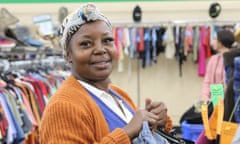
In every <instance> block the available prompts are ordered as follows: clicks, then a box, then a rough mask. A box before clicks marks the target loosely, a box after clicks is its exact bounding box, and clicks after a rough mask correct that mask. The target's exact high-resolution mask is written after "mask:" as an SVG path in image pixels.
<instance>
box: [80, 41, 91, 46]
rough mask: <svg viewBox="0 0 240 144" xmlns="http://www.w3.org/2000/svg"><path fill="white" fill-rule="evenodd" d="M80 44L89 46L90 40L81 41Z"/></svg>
mask: <svg viewBox="0 0 240 144" xmlns="http://www.w3.org/2000/svg"><path fill="white" fill-rule="evenodd" d="M80 46H84V47H89V46H91V42H90V41H84V42H81V43H80Z"/></svg>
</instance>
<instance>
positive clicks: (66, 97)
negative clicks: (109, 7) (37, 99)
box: [40, 4, 171, 144]
mask: <svg viewBox="0 0 240 144" xmlns="http://www.w3.org/2000/svg"><path fill="white" fill-rule="evenodd" d="M61 33H62V46H63V51H64V57H65V59H66V61H67V62H68V63H69V65H70V66H71V71H72V76H70V77H69V78H68V79H67V80H66V81H65V82H64V83H63V84H62V86H61V88H59V89H58V91H57V92H56V94H55V95H54V96H52V97H51V99H50V101H49V103H48V105H47V107H46V109H45V111H44V114H43V118H42V122H41V126H40V142H41V143H42V144H53V143H54V144H55V143H64V144H86V143H95V144H96V143H101V144H105V143H108V144H110V143H111V144H130V143H131V141H132V140H133V139H134V138H135V137H137V136H138V135H139V133H140V131H141V129H142V125H143V122H145V123H146V122H147V123H148V124H149V126H151V130H152V131H154V130H155V129H156V128H157V127H158V126H161V127H163V128H164V127H168V128H169V125H170V126H171V123H170V122H171V121H170V119H169V118H168V117H167V108H166V107H165V105H164V103H163V102H159V101H151V100H150V99H146V105H145V109H139V110H137V107H136V106H135V105H134V103H133V102H132V100H131V98H130V97H129V95H128V94H127V93H126V92H125V91H123V90H122V89H120V88H118V87H116V86H114V85H112V84H110V82H111V80H110V78H109V76H110V74H111V72H112V70H113V65H114V61H115V59H116V48H115V43H114V38H113V36H112V27H111V24H110V22H109V21H108V19H107V18H106V17H105V16H104V15H103V14H101V13H100V12H99V10H98V9H97V8H96V6H95V5H93V4H83V5H82V6H80V8H79V9H77V10H76V11H75V12H73V13H72V14H70V15H69V16H67V17H66V18H65V20H64V21H63V24H62V27H61ZM167 120H169V123H167ZM166 123H167V124H166Z"/></svg>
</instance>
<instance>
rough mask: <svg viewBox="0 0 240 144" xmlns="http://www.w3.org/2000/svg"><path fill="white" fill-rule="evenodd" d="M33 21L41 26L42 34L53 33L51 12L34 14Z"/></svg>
mask: <svg viewBox="0 0 240 144" xmlns="http://www.w3.org/2000/svg"><path fill="white" fill-rule="evenodd" d="M33 23H34V24H35V25H37V26H38V27H39V31H40V33H41V34H42V35H51V34H53V33H54V28H53V22H52V17H51V15H49V14H44V15H39V16H34V17H33Z"/></svg>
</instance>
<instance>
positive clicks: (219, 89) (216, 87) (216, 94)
mask: <svg viewBox="0 0 240 144" xmlns="http://www.w3.org/2000/svg"><path fill="white" fill-rule="evenodd" d="M210 92H211V99H212V102H213V106H216V105H217V104H218V102H219V98H224V90H223V85H222V84H212V85H211V86H210Z"/></svg>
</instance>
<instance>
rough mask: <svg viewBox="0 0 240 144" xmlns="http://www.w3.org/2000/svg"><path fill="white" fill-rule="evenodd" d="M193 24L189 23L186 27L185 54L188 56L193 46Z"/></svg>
mask: <svg viewBox="0 0 240 144" xmlns="http://www.w3.org/2000/svg"><path fill="white" fill-rule="evenodd" d="M192 34H193V33H192V26H190V25H188V26H187V27H186V29H185V50H184V54H185V55H186V56H187V55H188V53H190V51H191V48H192Z"/></svg>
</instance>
